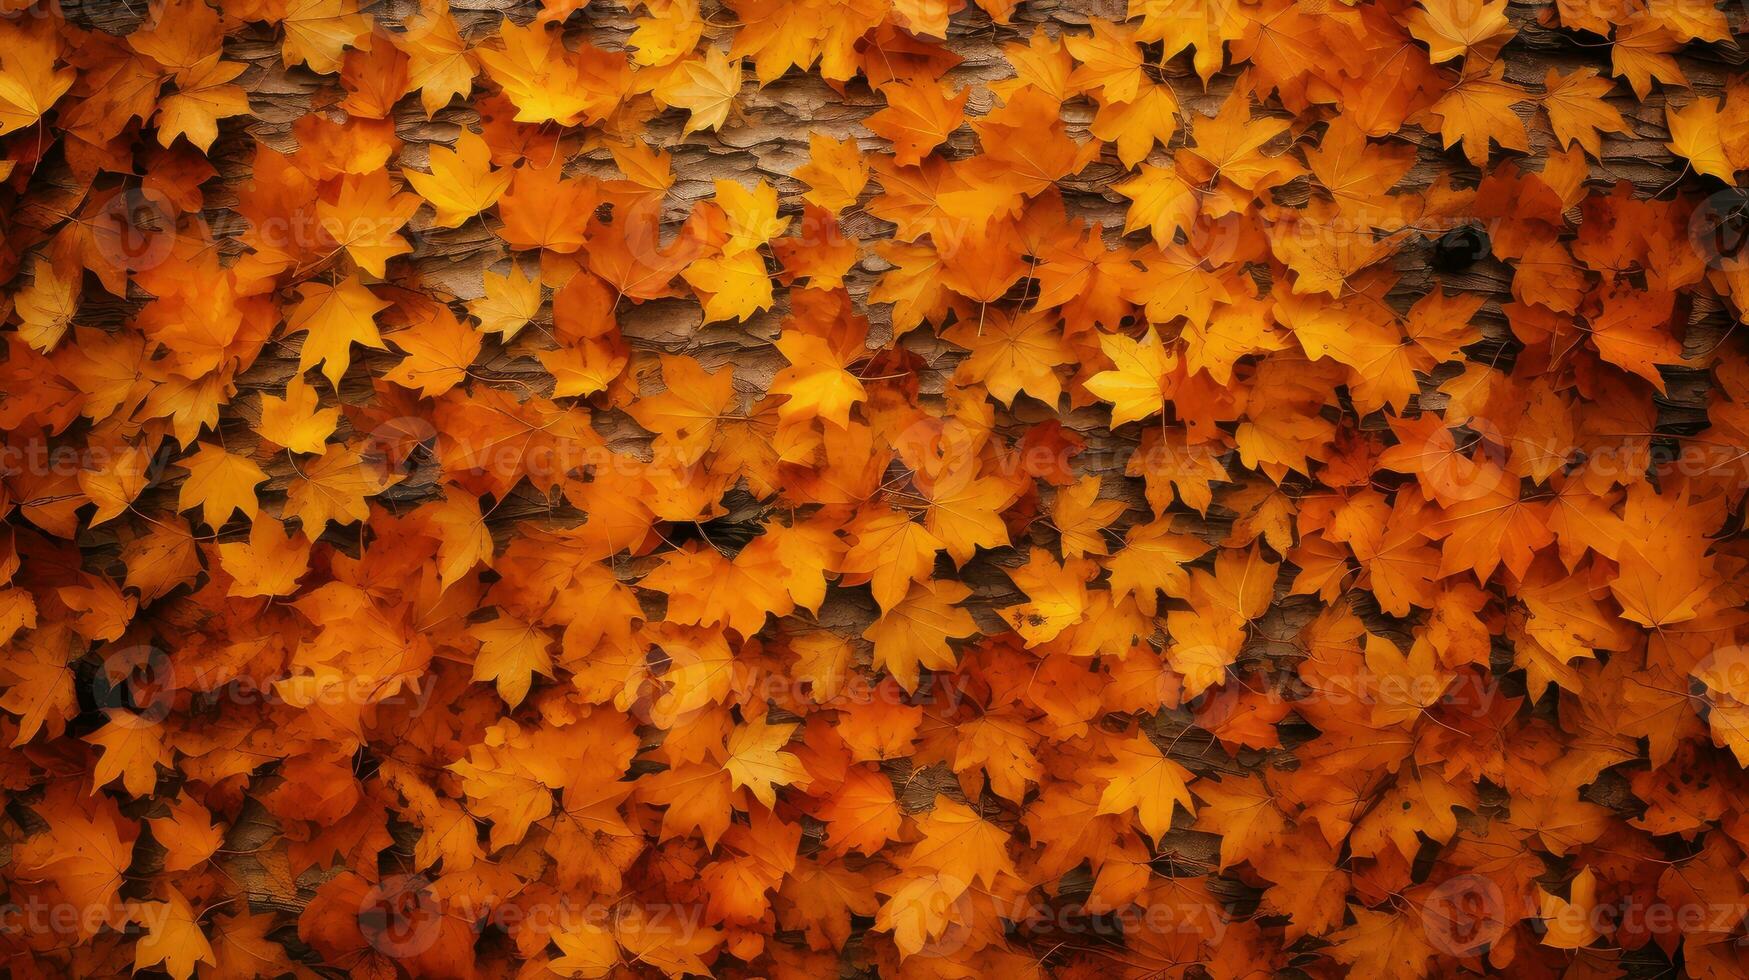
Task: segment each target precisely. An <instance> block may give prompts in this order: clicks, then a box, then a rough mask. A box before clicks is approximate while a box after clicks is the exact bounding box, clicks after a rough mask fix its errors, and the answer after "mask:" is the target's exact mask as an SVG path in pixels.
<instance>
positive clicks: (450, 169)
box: [401, 130, 514, 228]
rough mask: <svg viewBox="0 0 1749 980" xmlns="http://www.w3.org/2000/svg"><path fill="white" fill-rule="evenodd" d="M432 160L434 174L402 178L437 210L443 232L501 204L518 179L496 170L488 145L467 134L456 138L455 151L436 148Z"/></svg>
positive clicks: (405, 174) (407, 174)
mask: <svg viewBox="0 0 1749 980" xmlns="http://www.w3.org/2000/svg"><path fill="white" fill-rule="evenodd" d="M428 159H429V164H428V165H429V166H430V168H431V173H429V174H423V173H420V172H419V171H417V170H403V171H401V176H403V177H405V178H407V184H408V186H410V187H412V188H413V190H414V191H416V192H417V193H418V194H419V196H420V197H423V198H424V199H425V200H426V202H428V203H429V204H430V205H431V206H432V207H433V208H435V209H436V211H437V218H436V222H437V225H438V226H439V227H442V228H459V227H461V225H462V224H463V223H464V222H466V221H467V220H468V219H469V218H472V217H473V216H474V215H476V214H479V213H480V212H482V211H484V210H486V209H487V208H489V207H491V206H492V205H494V204H496V203H498V199H499V198H500V197H503V196H504V192H505V191H506V190H507V189H509V187H510V180H511V177H512V176H514V175H513V174H512V173H511V171H510V170H509V169H508V168H494V167H493V166H492V154H491V149H490V148H489V147H487V146H486V141H485V140H484V139H481V138H480V137H479V136H476V135H474V134H473V133H471V132H469V131H467V130H463V131H462V134H461V135H460V136H459V137H457V138H456V142H455V148H454V149H450V148H448V147H443V146H433V147H432V148H431V155H430V157H429V158H428Z"/></svg>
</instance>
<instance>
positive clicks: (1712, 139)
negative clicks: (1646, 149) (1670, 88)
mask: <svg viewBox="0 0 1749 980" xmlns="http://www.w3.org/2000/svg"><path fill="white" fill-rule="evenodd" d="M1723 102H1724V100H1722V99H1720V100H1716V101H1714V102H1713V103H1711V104H1709V103H1708V102H1707V100H1705V99H1696V100H1694V101H1693V102H1690V103H1688V104H1687V105H1685V106H1683V107H1682V108H1680V109H1670V110H1668V111H1667V112H1665V114H1664V119H1665V122H1666V123H1668V124H1669V127H1670V142H1668V143H1666V144H1664V145H1665V146H1668V147H1669V148H1670V151H1671V152H1672V153H1676V154H1678V155H1680V156H1682V157H1685V158H1687V160H1688V165H1689V166H1691V167H1693V168H1694V169H1695V170H1696V171H1697V172H1698V173H1703V174H1711V175H1712V176H1714V177H1717V178H1719V179H1720V180H1722V181H1724V182H1725V183H1727V184H1728V183H1730V182H1731V181H1733V180H1735V179H1736V176H1737V168H1736V167H1735V166H1733V165H1732V164H1731V162H1730V160H1729V159H1727V157H1726V155H1725V147H1724V144H1723V143H1722V142H1721V140H1720V132H1721V129H1720V125H1721V123H1720V119H1719V106H1720V105H1722V104H1723Z"/></svg>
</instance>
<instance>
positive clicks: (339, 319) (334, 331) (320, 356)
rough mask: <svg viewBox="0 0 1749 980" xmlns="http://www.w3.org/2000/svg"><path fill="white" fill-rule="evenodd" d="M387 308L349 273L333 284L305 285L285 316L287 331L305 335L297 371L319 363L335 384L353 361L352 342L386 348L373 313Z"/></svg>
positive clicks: (323, 371) (386, 305)
mask: <svg viewBox="0 0 1749 980" xmlns="http://www.w3.org/2000/svg"><path fill="white" fill-rule="evenodd" d="M379 271H380V270H379ZM388 308H389V304H388V303H387V302H384V301H383V300H379V299H377V297H376V294H375V293H373V292H371V291H370V289H369V288H367V287H366V286H365V285H364V283H362V282H360V281H359V278H358V276H357V275H349V276H347V277H346V278H345V279H343V280H341V281H340V282H339V283H338V284H336V285H325V284H322V283H306V284H304V285H303V286H302V287H301V288H300V289H299V291H298V305H297V306H296V308H294V309H293V310H292V312H291V315H290V316H288V317H287V318H286V330H287V332H289V333H297V332H299V331H305V332H307V334H308V336H306V337H305V338H304V344H303V346H302V347H301V348H299V351H298V370H299V371H300V372H301V371H308V370H309V369H310V368H313V367H315V366H316V365H318V364H320V365H322V375H323V376H324V377H326V378H327V379H328V383H329V384H330V385H334V386H336V387H338V386H339V384H340V376H341V375H343V374H345V373H346V368H347V367H348V366H349V365H350V364H351V363H352V345H353V343H354V342H357V343H360V344H363V345H364V346H366V347H374V348H377V349H378V350H385V349H386V347H385V345H384V344H383V338H382V335H381V334H380V333H378V332H377V325H376V315H377V314H378V313H381V312H382V311H383V310H386V309H388Z"/></svg>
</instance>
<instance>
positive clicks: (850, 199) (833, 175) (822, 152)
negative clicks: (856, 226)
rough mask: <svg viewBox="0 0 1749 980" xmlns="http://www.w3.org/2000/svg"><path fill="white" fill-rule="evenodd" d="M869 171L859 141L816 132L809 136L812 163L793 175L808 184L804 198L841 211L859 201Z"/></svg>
mask: <svg viewBox="0 0 1749 980" xmlns="http://www.w3.org/2000/svg"><path fill="white" fill-rule="evenodd" d="M868 174H869V170H868V162H867V160H865V159H864V157H863V155H862V151H861V150H859V149H858V148H857V146H856V141H855V140H850V139H846V140H835V139H833V138H832V137H830V136H827V135H825V134H824V133H813V134H810V135H809V137H808V162H807V163H805V164H803V165H802V166H800V167H797V168H796V169H795V172H794V173H793V174H792V176H793V177H795V178H796V179H797V180H800V181H803V182H804V183H806V184H807V185H808V191H807V193H805V194H803V195H802V197H803V199H804V200H807V201H809V202H811V203H813V204H815V205H818V206H819V207H822V208H825V209H826V210H828V211H830V212H832V213H833V214H837V213H838V212H840V211H842V210H844V209H845V208H847V207H849V206H850V205H852V204H855V203H856V199H857V198H858V197H859V196H860V195H861V194H862V189H863V187H864V186H865V185H867V184H868Z"/></svg>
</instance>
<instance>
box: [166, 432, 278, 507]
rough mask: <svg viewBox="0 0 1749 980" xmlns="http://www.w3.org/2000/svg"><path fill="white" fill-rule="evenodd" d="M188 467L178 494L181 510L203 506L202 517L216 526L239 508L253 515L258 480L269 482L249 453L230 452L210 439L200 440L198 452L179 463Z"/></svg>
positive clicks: (184, 467) (178, 505) (257, 503)
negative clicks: (243, 454) (207, 440)
mask: <svg viewBox="0 0 1749 980" xmlns="http://www.w3.org/2000/svg"><path fill="white" fill-rule="evenodd" d="M178 465H180V466H181V467H182V468H183V469H186V470H187V471H188V478H187V479H185V480H183V481H182V488H181V489H180V491H178V495H177V498H176V509H177V510H188V509H190V508H192V507H196V506H198V507H200V509H201V519H202V520H205V521H206V522H207V524H208V525H210V526H212V527H215V528H217V527H220V526H221V525H223V524H224V523H225V522H226V521H227V520H229V519H230V517H231V514H232V513H234V512H235V511H239V510H240V511H242V512H243V515H244V516H245V517H249V518H251V519H253V518H254V517H255V512H256V510H257V509H259V502H258V501H257V499H256V497H255V487H256V485H257V484H261V483H265V482H267V474H266V473H265V472H263V471H262V469H261V467H260V466H258V465H256V463H255V461H254V460H252V459H249V458H248V457H246V456H238V455H236V454H235V453H229V452H226V451H225V450H224V449H222V448H220V447H218V446H215V445H213V444H212V443H210V442H203V443H200V444H199V445H198V446H197V447H196V449H195V452H194V455H192V456H189V457H187V458H186V459H183V460H182V461H180V463H179V464H178Z"/></svg>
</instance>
